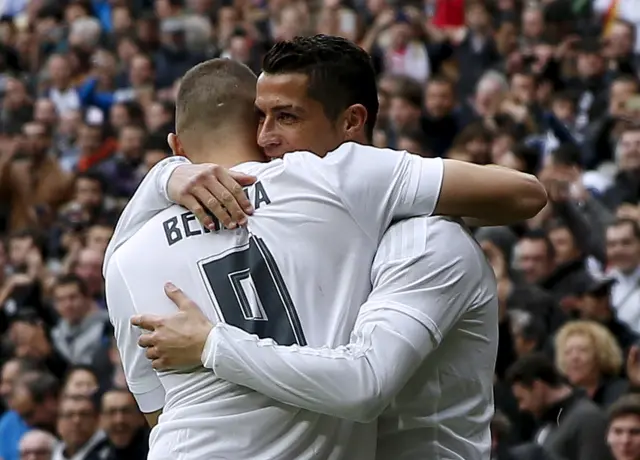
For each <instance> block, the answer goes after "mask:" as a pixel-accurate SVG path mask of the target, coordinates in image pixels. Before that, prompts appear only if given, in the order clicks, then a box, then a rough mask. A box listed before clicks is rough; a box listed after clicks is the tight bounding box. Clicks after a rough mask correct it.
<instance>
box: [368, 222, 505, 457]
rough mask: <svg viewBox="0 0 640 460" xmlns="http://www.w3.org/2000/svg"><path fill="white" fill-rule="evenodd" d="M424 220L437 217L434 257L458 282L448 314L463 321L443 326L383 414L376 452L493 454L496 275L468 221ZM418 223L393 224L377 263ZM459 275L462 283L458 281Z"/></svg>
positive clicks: (450, 280)
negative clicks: (434, 343)
mask: <svg viewBox="0 0 640 460" xmlns="http://www.w3.org/2000/svg"><path fill="white" fill-rule="evenodd" d="M422 219H426V220H428V221H429V224H428V228H429V229H430V231H429V233H428V240H427V245H428V246H429V247H432V248H434V251H431V254H432V256H433V260H432V261H431V263H432V265H435V266H439V267H441V269H442V270H443V274H442V276H443V277H444V278H443V280H440V281H439V282H442V285H444V286H450V289H448V290H447V292H444V293H443V294H445V297H446V300H445V301H443V302H445V303H446V308H449V309H451V310H454V309H455V310H456V311H455V312H454V311H451V312H449V313H448V314H451V315H456V316H457V317H458V320H457V321H456V322H455V323H454V324H453V325H452V326H451V327H450V328H449V329H448V330H447V331H446V332H445V331H442V330H441V333H442V339H441V342H440V343H439V345H438V347H437V348H436V349H435V350H434V351H433V352H432V353H431V354H429V355H428V357H427V358H426V359H425V361H424V362H423V364H422V365H421V366H420V368H419V369H418V370H417V371H416V372H415V374H414V375H413V376H412V377H411V379H410V380H409V381H408V383H407V384H406V386H405V387H404V388H403V389H402V390H401V391H400V393H399V394H398V395H397V396H396V397H395V398H394V400H393V402H392V403H391V404H390V406H389V407H388V408H387V409H386V410H385V412H384V413H383V414H382V415H381V416H380V417H379V419H378V452H377V454H376V458H378V459H383V460H391V459H393V460H413V459H415V458H434V459H435V458H443V459H444V458H446V459H450V460H454V459H455V460H485V459H488V458H489V456H490V451H491V437H490V432H489V424H490V421H491V418H492V416H493V374H494V366H495V359H496V354H497V346H498V302H497V295H496V283H495V277H494V274H493V270H492V268H491V266H490V265H489V263H488V262H487V260H486V257H485V256H484V254H483V252H482V250H481V248H480V247H479V245H478V244H477V243H476V242H475V240H474V238H473V236H472V235H471V234H470V232H469V231H468V230H467V229H466V228H465V227H464V226H463V225H461V224H459V223H457V222H455V221H453V220H450V219H447V218H443V217H429V218H422ZM413 220H419V219H413ZM410 225H411V223H410V222H409V221H406V223H405V222H400V223H399V224H396V225H394V226H392V227H391V228H390V229H389V230H388V231H387V234H386V235H385V237H384V239H383V241H382V243H381V245H380V248H381V249H380V251H379V253H378V255H377V256H376V263H378V261H379V260H381V261H384V258H385V257H386V256H385V253H384V247H385V245H386V240H387V239H389V241H391V240H392V239H396V240H399V241H401V240H402V233H401V232H403V231H405V232H406V230H403V228H402V227H409V226H410ZM447 248H454V249H453V250H452V251H449V250H448V249H447ZM418 267H419V268H418ZM413 269H414V270H416V269H417V270H420V269H422V266H420V265H418V266H416V267H413ZM456 278H457V279H460V280H461V282H460V283H456V282H454V280H455V279H456ZM410 282H411V281H409V280H408V281H407V283H410ZM439 282H438V283H439ZM436 284H437V283H436ZM430 287H431V288H434V287H435V286H430ZM467 299H472V300H470V301H467ZM416 307H417V308H419V307H420V306H416ZM437 326H440V327H442V326H441V325H439V324H438V325H436V327H437Z"/></svg>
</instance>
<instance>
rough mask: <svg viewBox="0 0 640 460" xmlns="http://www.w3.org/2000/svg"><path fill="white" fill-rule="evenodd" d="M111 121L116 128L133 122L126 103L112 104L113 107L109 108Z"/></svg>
mask: <svg viewBox="0 0 640 460" xmlns="http://www.w3.org/2000/svg"><path fill="white" fill-rule="evenodd" d="M109 123H110V124H111V126H113V127H114V128H115V129H122V127H123V126H125V125H127V124H129V123H131V117H129V111H128V110H127V107H126V106H125V105H124V104H122V103H120V104H113V105H112V106H111V109H109Z"/></svg>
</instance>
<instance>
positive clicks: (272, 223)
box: [107, 161, 377, 460]
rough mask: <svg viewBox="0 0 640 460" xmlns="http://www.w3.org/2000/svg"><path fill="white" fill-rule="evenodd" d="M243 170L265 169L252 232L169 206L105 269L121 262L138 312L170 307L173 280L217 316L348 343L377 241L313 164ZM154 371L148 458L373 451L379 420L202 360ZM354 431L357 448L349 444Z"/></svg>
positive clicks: (251, 327) (273, 333)
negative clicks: (320, 407) (286, 393)
mask: <svg viewBox="0 0 640 460" xmlns="http://www.w3.org/2000/svg"><path fill="white" fill-rule="evenodd" d="M238 169H239V170H241V171H243V172H245V173H248V174H253V175H256V176H257V177H258V181H257V182H256V183H255V184H254V185H253V186H251V187H249V188H248V189H247V192H248V196H249V198H250V200H251V201H252V203H253V204H254V206H255V209H256V211H255V214H254V216H252V217H251V218H250V220H249V224H248V225H247V228H246V229H238V230H233V231H232V230H221V231H218V232H207V231H205V230H204V229H203V228H202V227H201V226H200V225H199V223H198V222H197V220H196V219H195V217H194V216H193V215H192V214H191V213H189V212H187V211H186V210H185V209H183V208H181V207H178V206H174V207H172V208H169V209H167V210H165V211H163V212H162V213H160V214H158V215H156V216H155V217H154V218H153V219H151V220H150V221H148V222H147V223H146V224H145V225H144V226H143V227H142V229H140V230H139V231H138V232H137V233H136V234H135V235H134V236H133V237H131V238H130V239H129V240H128V241H127V242H126V243H124V244H123V245H122V246H121V247H120V248H119V249H118V250H117V251H116V252H115V254H114V255H113V257H112V260H111V261H110V263H109V268H108V269H107V270H110V269H111V267H112V266H114V265H115V266H117V267H118V268H119V270H120V272H121V275H122V278H123V280H126V281H127V282H128V283H129V288H130V292H131V296H132V298H133V303H134V304H135V305H136V306H137V309H138V311H137V313H154V314H169V313H173V312H175V310H176V307H175V306H174V305H173V304H172V303H171V302H170V301H169V300H168V299H167V298H165V296H164V293H163V290H162V287H163V284H164V283H165V282H167V281H171V282H173V283H174V284H175V285H177V286H179V287H180V288H181V289H183V290H184V291H185V293H186V294H187V295H188V296H189V297H191V298H192V299H193V300H194V301H195V302H196V303H197V304H198V305H200V306H201V308H202V309H203V311H204V313H205V314H206V315H207V317H208V318H210V319H211V320H214V321H220V320H222V321H224V322H226V323H229V324H233V325H235V326H237V327H239V328H242V329H244V330H246V331H248V332H250V333H254V334H257V335H259V336H260V337H262V338H272V339H273V340H275V341H276V342H277V343H279V344H281V345H292V344H297V345H300V346H304V345H307V344H308V345H311V346H314V347H322V346H336V345H340V344H343V343H347V342H348V339H349V334H350V331H351V329H352V328H353V325H354V323H355V318H356V316H357V307H358V306H359V305H360V304H361V303H362V302H363V301H364V300H365V298H366V296H367V295H368V293H369V291H370V279H369V269H370V266H371V261H372V259H373V256H374V254H375V250H376V247H377V241H375V239H372V238H370V237H368V236H367V235H366V234H365V233H364V232H363V230H362V228H361V227H360V225H359V224H358V223H356V221H355V220H354V219H353V218H352V217H351V215H350V213H349V211H348V210H347V208H346V207H345V206H344V204H343V203H342V201H341V199H340V197H339V196H338V195H337V194H336V193H335V192H333V191H332V189H331V187H329V186H327V184H325V183H323V181H322V180H316V179H317V178H316V179H309V175H312V172H311V173H310V172H308V171H307V172H306V174H299V173H301V172H302V171H299V169H297V168H295V167H289V168H287V164H286V162H283V161H278V162H271V163H269V164H258V163H252V164H245V165H242V166H241V167H240V168H238ZM305 176H306V177H305ZM309 305H323V308H322V309H310V308H308V306H309ZM345 305H352V306H353V308H351V309H349V308H345V307H344V306H345ZM114 307H115V308H117V306H115V305H110V310H113V309H114ZM114 314H115V315H117V312H115V313H114ZM114 314H112V317H113V316H114ZM125 316H126V315H125ZM116 329H117V327H116ZM119 342H122V340H119ZM119 346H120V343H119ZM159 376H160V380H161V382H162V385H163V386H164V388H165V391H166V403H165V406H164V411H163V414H162V416H161V418H160V423H159V425H158V426H157V427H156V428H155V429H154V431H153V433H152V438H151V453H150V457H149V458H150V459H160V458H169V457H171V458H173V459H181V458H189V459H190V460H191V459H196V460H197V459H200V458H202V459H203V460H204V459H213V458H234V459H244V458H247V459H248V458H251V459H283V460H287V459H294V458H295V459H305V458H309V459H311V458H313V459H329V458H350V459H353V458H363V459H366V458H372V456H373V452H374V449H375V442H374V441H373V439H374V438H373V437H374V436H375V426H373V425H360V424H355V423H351V422H346V421H342V420H338V419H334V418H331V417H328V416H323V415H319V414H315V413H311V412H306V411H303V410H301V409H297V408H294V407H291V406H286V405H283V404H281V403H278V402H276V401H274V400H271V399H269V398H267V397H265V396H263V395H260V394H258V393H256V392H253V391H251V390H248V389H247V388H245V387H240V386H236V385H233V384H230V383H228V382H226V381H222V380H219V379H217V378H216V377H215V375H214V374H213V373H212V372H210V371H205V370H203V369H196V370H191V371H190V372H187V373H179V372H168V373H160V374H159ZM336 383H337V384H338V382H336ZM354 439H357V440H359V441H360V443H361V444H360V446H359V448H358V449H357V450H356V451H349V452H346V449H348V445H347V444H348V442H349V441H352V440H354ZM356 453H357V457H354V454H356Z"/></svg>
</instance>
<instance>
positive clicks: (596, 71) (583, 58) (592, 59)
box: [577, 52, 605, 78]
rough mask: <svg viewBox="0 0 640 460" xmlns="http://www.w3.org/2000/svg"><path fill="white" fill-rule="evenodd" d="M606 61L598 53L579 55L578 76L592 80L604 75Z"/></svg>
mask: <svg viewBox="0 0 640 460" xmlns="http://www.w3.org/2000/svg"><path fill="white" fill-rule="evenodd" d="M604 64H605V62H604V59H603V58H602V56H601V55H600V54H598V53H592V52H583V53H580V54H578V63H577V67H578V74H579V75H580V76H581V77H582V78H590V77H594V76H597V75H600V74H602V72H603V71H604Z"/></svg>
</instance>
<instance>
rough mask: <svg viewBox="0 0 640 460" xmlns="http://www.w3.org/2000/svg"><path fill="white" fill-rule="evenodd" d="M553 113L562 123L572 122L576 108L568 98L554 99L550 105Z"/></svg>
mask: <svg viewBox="0 0 640 460" xmlns="http://www.w3.org/2000/svg"><path fill="white" fill-rule="evenodd" d="M551 110H552V111H553V114H554V115H555V116H556V117H557V118H558V120H560V121H562V122H563V123H567V124H571V123H573V121H574V119H575V115H576V108H575V105H574V104H573V102H571V101H570V100H568V99H556V100H554V101H553V103H552V105H551Z"/></svg>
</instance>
